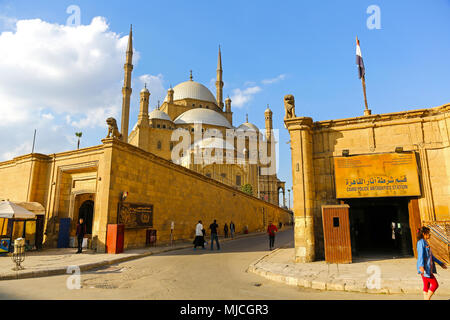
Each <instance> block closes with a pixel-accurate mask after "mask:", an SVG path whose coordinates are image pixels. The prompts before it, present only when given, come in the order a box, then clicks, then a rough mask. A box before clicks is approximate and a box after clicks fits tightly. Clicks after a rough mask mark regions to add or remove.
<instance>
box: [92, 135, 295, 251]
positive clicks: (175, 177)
mask: <svg viewBox="0 0 450 320" xmlns="http://www.w3.org/2000/svg"><path fill="white" fill-rule="evenodd" d="M103 142H104V144H105V148H111V153H112V156H111V176H110V177H111V178H110V179H111V180H110V190H109V202H108V203H109V204H108V223H115V222H116V221H117V204H118V201H119V196H120V194H121V192H123V191H128V197H127V199H126V201H127V202H130V203H147V204H152V205H153V209H154V218H153V221H154V229H156V230H157V236H158V241H159V242H168V241H169V239H170V223H171V221H174V222H175V239H178V240H179V239H189V240H191V239H193V238H194V229H195V225H196V223H197V221H198V220H202V221H203V224H204V225H205V227H206V228H205V229H207V231H208V226H209V224H210V223H212V221H213V220H214V219H216V220H217V223H218V224H219V226H220V227H219V230H220V231H221V230H222V227H223V225H224V223H225V222H226V223H228V224H229V222H230V221H231V220H233V222H234V223H235V225H236V231H237V232H243V231H244V227H245V226H248V229H249V231H250V232H253V231H258V230H261V231H262V230H264V229H265V227H266V226H265V225H263V219H264V217H263V214H265V215H266V217H265V219H266V221H268V220H273V221H274V222H275V223H277V222H278V221H281V222H283V223H287V222H288V221H289V214H288V213H287V212H286V211H285V210H282V209H281V208H279V207H277V206H274V205H272V204H269V203H266V202H264V201H261V200H259V199H257V198H255V197H251V196H249V195H247V194H245V193H243V192H240V191H238V190H235V189H233V188H231V187H229V186H226V185H224V184H222V183H220V182H217V181H215V180H213V179H209V178H207V177H205V176H203V175H201V174H199V173H196V172H194V171H192V170H189V169H186V168H184V167H181V166H178V165H175V164H173V163H172V162H169V161H167V160H164V159H162V158H159V157H157V156H155V155H153V154H151V153H148V152H145V151H143V150H141V149H139V148H137V147H134V146H132V145H129V144H124V143H122V142H120V141H117V140H112V139H108V140H106V139H105V140H103ZM263 210H264V213H263ZM99 240H100V239H99ZM100 241H101V240H100ZM143 245H145V230H127V231H126V233H125V247H126V248H130V247H138V246H143Z"/></svg>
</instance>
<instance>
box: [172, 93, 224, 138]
mask: <svg viewBox="0 0 450 320" xmlns="http://www.w3.org/2000/svg"><path fill="white" fill-rule="evenodd" d="M175 88H176V87H175ZM174 122H175V124H191V123H202V124H209V125H213V126H219V127H225V128H229V129H231V128H233V127H232V126H231V124H230V122H228V120H227V119H226V118H225V117H224V116H222V115H221V114H220V113H219V112H217V111H214V110H211V109H202V108H196V109H191V110H188V111H186V112H184V113H182V114H180V115H179V116H178V117H177V118H176V119H175V121H174Z"/></svg>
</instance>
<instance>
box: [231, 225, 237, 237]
mask: <svg viewBox="0 0 450 320" xmlns="http://www.w3.org/2000/svg"><path fill="white" fill-rule="evenodd" d="M235 231H236V226H235V225H234V223H233V221H231V222H230V233H231V239H233V238H234V232H235Z"/></svg>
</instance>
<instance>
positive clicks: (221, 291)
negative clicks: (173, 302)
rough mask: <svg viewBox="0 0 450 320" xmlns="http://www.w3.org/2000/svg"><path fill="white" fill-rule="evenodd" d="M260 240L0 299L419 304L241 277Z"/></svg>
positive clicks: (22, 287)
mask: <svg viewBox="0 0 450 320" xmlns="http://www.w3.org/2000/svg"><path fill="white" fill-rule="evenodd" d="M292 241H293V231H292V229H291V230H288V231H285V232H280V233H278V235H277V239H276V243H275V244H276V245H278V246H280V245H287V244H291V245H292ZM268 252H269V251H268V240H267V238H266V237H265V236H257V237H249V238H243V239H238V240H233V241H229V242H224V243H223V244H222V250H221V251H217V250H214V251H210V250H209V249H207V250H201V249H200V250H197V251H193V250H192V249H183V250H178V251H171V252H167V253H164V254H159V255H154V256H149V257H146V258H141V259H138V260H133V261H128V262H124V263H120V264H116V265H112V266H108V267H104V268H99V269H96V270H92V271H89V272H84V273H83V274H82V275H81V283H82V287H81V289H73V290H69V289H68V288H67V285H66V282H67V279H68V278H69V275H62V276H52V277H46V278H34V279H23V280H10V281H0V298H1V299H201V300H203V299H208V300H209V299H258V300H259V299H283V300H291V299H323V300H326V299H351V300H358V299H420V298H421V297H418V296H417V295H411V296H406V295H390V296H389V295H388V296H387V295H376V294H364V293H346V292H331V291H317V290H312V289H304V288H297V287H290V286H287V285H284V284H278V283H275V282H272V281H270V280H266V279H264V278H262V277H259V276H257V275H255V274H252V273H246V272H245V271H246V269H247V267H248V265H249V264H250V263H252V262H253V261H255V260H257V259H259V258H260V257H262V256H263V255H264V254H266V253H268Z"/></svg>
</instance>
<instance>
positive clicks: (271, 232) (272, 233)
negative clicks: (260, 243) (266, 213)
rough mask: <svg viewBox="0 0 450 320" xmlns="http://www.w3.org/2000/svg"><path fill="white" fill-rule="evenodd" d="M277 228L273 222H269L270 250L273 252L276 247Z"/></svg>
mask: <svg viewBox="0 0 450 320" xmlns="http://www.w3.org/2000/svg"><path fill="white" fill-rule="evenodd" d="M277 231H278V229H277V227H276V226H275V225H274V224H272V221H270V222H269V226H268V227H267V233H268V234H269V249H270V250H272V249H273V247H274V245H275V232H277Z"/></svg>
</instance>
